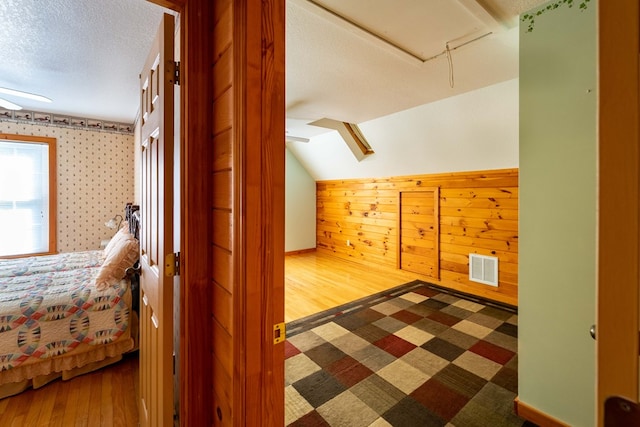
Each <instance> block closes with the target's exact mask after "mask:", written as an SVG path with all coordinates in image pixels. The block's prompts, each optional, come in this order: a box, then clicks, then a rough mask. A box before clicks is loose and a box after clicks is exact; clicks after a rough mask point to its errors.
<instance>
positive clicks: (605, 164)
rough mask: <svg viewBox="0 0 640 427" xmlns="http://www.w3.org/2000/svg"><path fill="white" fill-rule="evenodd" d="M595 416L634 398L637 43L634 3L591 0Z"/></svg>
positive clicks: (638, 9) (639, 169)
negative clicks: (594, 32) (595, 152)
mask: <svg viewBox="0 0 640 427" xmlns="http://www.w3.org/2000/svg"><path fill="white" fill-rule="evenodd" d="M598 7H599V9H598V11H599V14H598V25H599V59H598V60H599V75H598V79H599V89H598V92H599V97H600V99H599V109H598V111H599V145H598V146H599V187H600V188H599V193H598V197H599V201H598V208H599V217H598V228H599V231H598V247H599V250H598V316H597V341H596V345H597V350H596V354H597V365H598V366H597V395H598V396H597V420H598V425H599V426H602V425H603V423H604V402H605V400H606V399H607V397H609V396H622V397H625V398H627V399H630V400H632V401H634V402H637V401H638V397H639V396H638V381H639V378H638V374H639V372H638V347H639V346H638V330H639V324H638V323H639V316H640V314H639V307H638V305H639V304H640V301H639V299H640V294H639V290H638V286H639V282H640V271H639V266H638V259H639V258H640V251H639V247H638V245H639V243H638V242H639V240H640V236H639V234H640V224H639V222H640V206H639V205H640V187H639V180H640V165H639V163H640V152H639V149H638V146H639V143H640V137H639V129H638V127H639V118H638V117H639V115H640V108H639V102H640V99H639V95H638V92H639V90H640V87H639V82H638V80H639V78H640V72H639V69H640V64H639V61H638V52H639V49H640V46H639V41H638V38H639V36H640V23H639V14H640V6H639V5H638V2H637V1H634V0H627V1H621V2H606V1H600V2H598Z"/></svg>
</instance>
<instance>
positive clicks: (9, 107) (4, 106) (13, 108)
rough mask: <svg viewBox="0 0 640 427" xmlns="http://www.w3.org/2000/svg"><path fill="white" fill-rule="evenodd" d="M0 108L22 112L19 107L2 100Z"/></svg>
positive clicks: (0, 100)
mask: <svg viewBox="0 0 640 427" xmlns="http://www.w3.org/2000/svg"><path fill="white" fill-rule="evenodd" d="M0 107H2V108H6V109H7V110H22V107H21V106H19V105H16V104H14V103H13V102H9V101H7V100H6V99H2V98H0Z"/></svg>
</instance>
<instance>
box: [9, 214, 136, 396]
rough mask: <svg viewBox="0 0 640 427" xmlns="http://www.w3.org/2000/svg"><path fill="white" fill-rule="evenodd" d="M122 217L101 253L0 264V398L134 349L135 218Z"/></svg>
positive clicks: (72, 374) (107, 361)
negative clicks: (122, 219)
mask: <svg viewBox="0 0 640 427" xmlns="http://www.w3.org/2000/svg"><path fill="white" fill-rule="evenodd" d="M125 213H126V215H125V216H126V220H125V221H124V222H123V226H122V227H121V228H120V229H119V230H118V231H117V232H116V234H115V235H114V237H113V238H112V239H111V241H110V242H109V244H108V245H107V246H106V247H105V249H104V250H99V251H85V252H74V253H64V254H57V255H48V256H40V257H29V258H19V259H5V260H0V398H4V397H7V396H11V395H14V394H17V393H20V392H21V391H23V390H25V389H27V388H29V387H33V388H38V387H41V386H43V385H45V384H47V383H48V382H50V381H52V380H54V379H57V378H62V379H63V380H66V379H70V378H73V377H75V376H77V375H80V374H83V373H86V372H91V371H93V370H95V369H98V368H101V367H103V366H107V365H109V364H112V363H115V362H117V361H119V360H120V359H121V358H122V355H123V354H124V353H126V352H129V351H132V350H134V349H135V348H136V342H137V315H136V312H135V311H134V308H135V307H134V293H135V292H136V291H137V288H136V282H137V281H136V280H135V279H136V278H135V275H134V274H132V273H131V271H132V268H133V267H134V266H135V264H136V262H137V260H138V254H139V245H138V240H137V233H136V232H137V229H138V227H139V224H138V221H139V216H138V212H137V210H136V209H135V207H134V206H131V205H127V208H126V210H125ZM132 231H133V233H132ZM132 288H133V289H134V290H133V291H132Z"/></svg>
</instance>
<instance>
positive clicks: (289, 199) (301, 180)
mask: <svg viewBox="0 0 640 427" xmlns="http://www.w3.org/2000/svg"><path fill="white" fill-rule="evenodd" d="M285 162H286V163H285V170H286V173H285V179H286V181H285V230H284V250H285V252H292V251H299V250H302V249H311V248H315V247H316V182H315V181H314V179H313V178H311V176H310V175H309V173H308V172H307V171H306V170H305V169H304V167H302V165H301V164H300V162H298V160H297V159H296V158H295V156H294V155H293V154H292V153H291V152H290V151H289V150H288V149H287V150H286V159H285Z"/></svg>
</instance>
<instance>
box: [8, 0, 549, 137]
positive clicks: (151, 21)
mask: <svg viewBox="0 0 640 427" xmlns="http://www.w3.org/2000/svg"><path fill="white" fill-rule="evenodd" d="M541 3H543V1H542V0H527V1H514V0H393V1H390V0H348V1H345V0H312V1H311V0H288V1H287V9H286V13H287V24H286V25H287V27H286V31H287V32H286V43H287V45H286V48H287V53H286V61H287V82H286V83H287V86H286V87H287V89H286V103H287V116H288V118H289V119H288V122H287V128H288V129H289V130H290V132H292V133H296V132H297V133H300V134H301V136H306V135H307V134H309V133H311V134H313V133H314V132H315V133H318V132H323V130H322V129H320V128H315V129H314V128H312V127H309V126H306V123H307V122H308V121H312V120H317V119H320V118H323V117H327V118H332V119H336V120H341V121H348V122H353V123H359V122H362V121H365V120H371V119H373V118H376V117H380V116H383V115H386V114H390V113H392V112H396V111H400V110H404V109H407V108H410V107H413V106H416V105H421V104H424V103H428V102H431V101H435V100H437V99H442V98H446V97H449V96H453V95H456V94H459V93H463V92H467V91H470V90H474V89H477V88H480V87H484V86H487V85H491V84H494V83H497V82H500V81H505V80H508V79H511V78H513V77H516V76H517V74H518V31H517V29H516V28H515V26H517V14H518V13H520V12H522V11H524V10H528V9H530V8H532V7H534V6H536V5H538V4H541ZM162 12H163V9H162V8H160V7H157V6H155V5H152V4H150V3H148V2H146V1H144V0H109V1H104V0H83V1H78V0H48V1H46V2H43V1H41V0H2V1H1V2H0V51H1V52H2V61H0V87H9V88H12V89H19V90H23V91H27V92H33V93H38V94H41V95H44V96H47V97H49V98H51V99H52V100H53V103H51V104H42V103H38V102H35V101H27V100H23V99H21V98H13V97H10V96H5V97H6V98H7V99H8V100H9V101H12V102H16V103H18V104H20V105H22V106H23V107H24V108H26V109H31V110H35V111H45V112H51V113H63V114H69V115H79V116H83V117H89V118H99V119H106V120H113V121H119V122H132V121H133V120H134V119H135V116H136V113H137V111H138V74H139V71H140V68H141V67H142V64H143V61H144V58H145V56H146V53H147V51H148V49H149V46H150V45H151V40H152V38H153V36H154V34H155V30H156V28H157V26H158V24H159V22H160V16H161V14H162ZM480 36H482V37H481V38H480V39H478V40H477V41H473V42H471V43H469V44H466V45H464V46H461V45H462V44H464V43H466V42H468V41H470V40H473V39H474V38H476V37H480ZM447 42H449V44H450V48H451V49H452V53H451V62H452V64H453V79H454V87H453V88H451V87H450V84H449V73H450V67H449V61H448V59H447V56H446V55H440V56H438V57H436V58H434V59H430V60H427V59H428V58H430V57H432V56H434V55H439V54H441V53H442V51H443V50H444V49H445V47H446V43H447ZM394 44H395V45H396V46H400V47H401V48H402V49H404V50H406V51H407V52H410V54H407V52H403V51H402V49H398V48H397V47H394V46H393V45H394ZM459 46H461V47H459ZM457 47H459V48H457ZM416 57H417V58H416ZM3 96H4V95H3Z"/></svg>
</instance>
